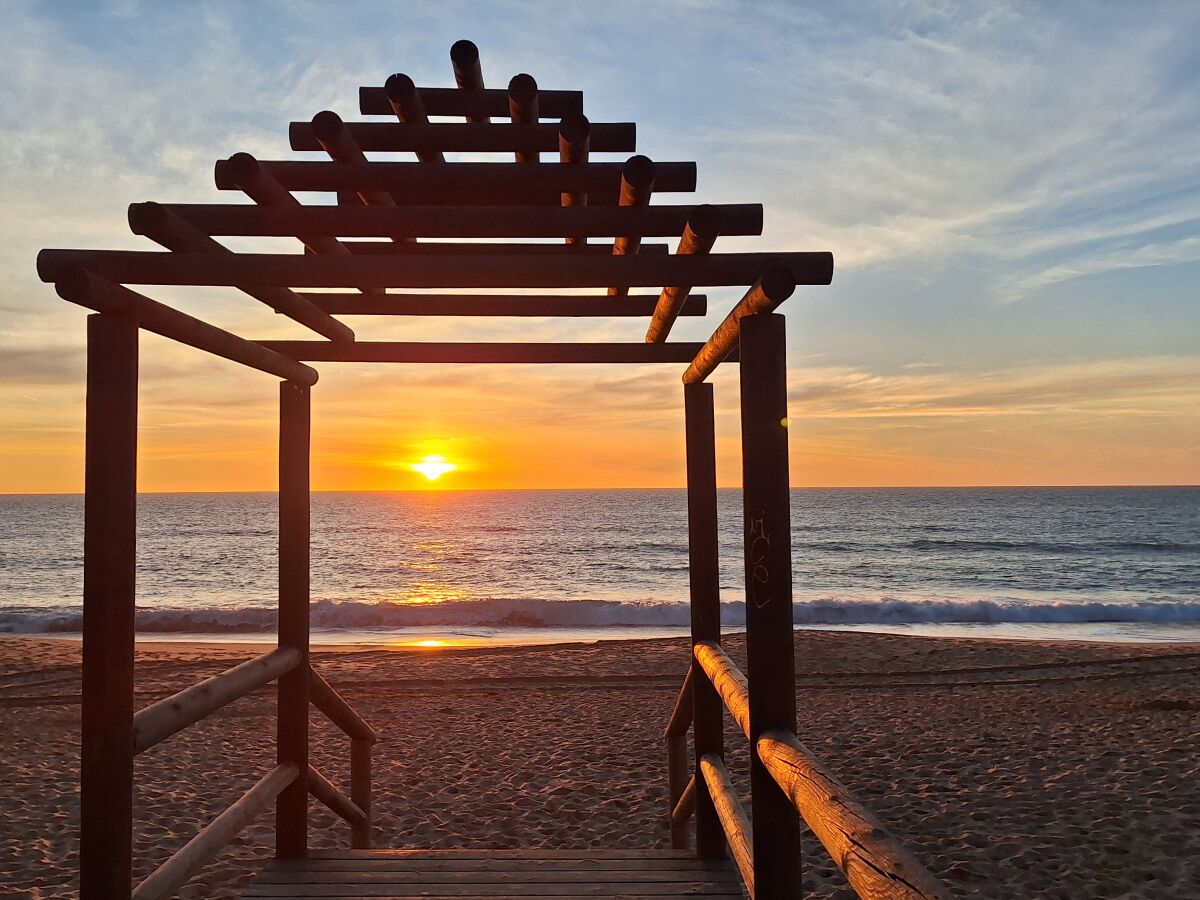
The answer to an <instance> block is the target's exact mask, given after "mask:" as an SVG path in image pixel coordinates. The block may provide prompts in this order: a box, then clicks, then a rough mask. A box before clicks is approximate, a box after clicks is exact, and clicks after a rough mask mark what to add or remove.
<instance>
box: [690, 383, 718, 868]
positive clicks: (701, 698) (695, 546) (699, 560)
mask: <svg viewBox="0 0 1200 900" xmlns="http://www.w3.org/2000/svg"><path fill="white" fill-rule="evenodd" d="M683 406H684V416H685V419H686V429H687V502H688V578H689V581H690V590H691V614H692V644H693V646H694V645H695V644H696V642H697V641H715V642H717V643H720V640H721V580H720V573H719V570H718V567H717V558H718V557H717V450H716V432H715V422H714V415H713V388H712V385H711V384H707V383H705V384H688V385H684V388H683ZM692 665H693V666H695V665H696V662H695V659H694V658H693V660H692ZM692 707H693V710H694V712H693V717H694V719H693V721H694V722H695V745H696V767H695V779H696V852H697V854H699V855H700V856H702V857H709V858H712V857H723V856H724V855H725V833H724V831H723V830H722V828H721V821H720V819H718V818H717V811H716V807H715V806H714V805H713V800H712V796H711V794H710V793H709V790H708V783H707V782H706V781H705V780H704V776H703V774H701V772H700V760H701V758H703V756H704V755H705V754H706V753H712V754H715V755H716V756H718V757H721V756H723V755H724V753H725V737H724V732H723V725H722V715H723V712H722V708H721V697H720V696H719V695H718V694H717V691H716V688H714V687H713V685H712V682H711V681H710V680H709V679H708V677H707V676H706V675H703V673H701V672H697V673H695V677H693V678H692Z"/></svg>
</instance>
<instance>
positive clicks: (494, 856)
mask: <svg viewBox="0 0 1200 900" xmlns="http://www.w3.org/2000/svg"><path fill="white" fill-rule="evenodd" d="M308 858H309V859H317V860H320V859H367V860H373V859H399V860H405V859H422V860H433V859H447V860H469V859H474V860H505V859H524V860H564V859H582V860H605V859H645V860H655V861H657V860H664V859H675V860H695V859H696V857H695V856H694V855H693V854H691V853H689V852H687V851H686V850H659V849H655V850H642V849H629V850H624V849H623V850H613V849H607V848H600V847H570V848H562V849H556V850H540V849H533V848H528V847H524V848H517V849H512V850H472V849H463V848H452V849H446V850H429V849H419V850H368V851H362V850H346V849H344V848H332V849H327V850H313V851H312V852H311V853H309V855H308ZM297 864H298V863H294V862H289V863H288V865H297Z"/></svg>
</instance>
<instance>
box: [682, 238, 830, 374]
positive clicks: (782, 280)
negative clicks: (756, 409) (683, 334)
mask: <svg viewBox="0 0 1200 900" xmlns="http://www.w3.org/2000/svg"><path fill="white" fill-rule="evenodd" d="M829 275H830V278H831V279H832V276H833V257H832V256H830V258H829ZM803 283H804V282H803V281H802V280H801V279H799V278H797V277H796V272H795V269H792V270H791V271H789V270H788V269H786V268H780V267H774V266H772V267H771V268H769V269H765V270H764V271H763V273H762V276H761V277H759V279H758V281H756V282H755V283H754V286H753V287H752V288H750V290H748V291H747V292H746V295H745V296H744V297H742V299H741V300H740V301H738V304H737V306H735V307H734V308H733V309H732V310H730V312H729V315H727V316H726V317H725V319H724V321H722V322H721V324H720V325H718V326H717V330H716V331H714V332H713V335H712V337H710V338H709V339H708V342H707V343H705V345H704V349H703V350H701V351H700V352H699V353H697V354H696V359H695V361H693V362H692V364H691V365H690V366H688V369H687V371H686V372H684V373H683V383H684V384H694V383H696V382H699V381H703V380H704V379H705V378H707V377H708V376H709V375H711V374H712V372H713V370H714V369H716V367H717V366H719V365H720V364H721V362H722V361H723V360H724V359H725V358H726V357H727V356H728V355H729V352H730V351H731V350H733V348H734V347H735V346H736V345H737V343H738V339H739V338H740V337H741V332H742V327H741V321H742V319H744V318H746V316H753V315H757V314H759V313H769V312H771V311H772V310H773V309H775V307H777V306H779V304H780V303H782V302H783V301H784V300H786V299H787V298H788V297H790V296H792V292H793V291H794V290H795V289H796V285H797V284H803ZM823 283H824V284H828V283H829V282H828V281H825V282H823Z"/></svg>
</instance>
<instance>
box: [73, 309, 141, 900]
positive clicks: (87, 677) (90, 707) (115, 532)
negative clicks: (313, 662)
mask: <svg viewBox="0 0 1200 900" xmlns="http://www.w3.org/2000/svg"><path fill="white" fill-rule="evenodd" d="M87 333H88V345H87V437H86V450H85V453H86V462H85V467H84V525H83V703H82V706H83V709H82V719H83V722H82V748H81V759H80V770H79V794H80V797H79V802H80V815H79V826H80V827H79V896H80V898H81V900H101V898H105V900H109V898H120V897H125V898H127V897H129V895H130V891H131V890H132V887H133V884H132V880H131V877H132V876H131V874H130V864H131V857H132V853H133V627H134V623H133V615H134V568H135V562H136V529H137V381H138V325H137V320H136V319H134V318H133V317H132V316H129V315H121V314H107V315H92V316H88V325H87Z"/></svg>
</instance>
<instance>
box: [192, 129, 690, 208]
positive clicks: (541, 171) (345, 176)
mask: <svg viewBox="0 0 1200 900" xmlns="http://www.w3.org/2000/svg"><path fill="white" fill-rule="evenodd" d="M573 127H574V128H575V129H578V131H579V133H578V134H577V133H576V131H573V130H572V128H573ZM559 128H560V130H559V148H558V149H559V152H560V158H561V157H562V156H565V158H561V162H557V163H542V164H541V165H538V166H520V167H517V166H512V165H509V164H508V163H476V162H449V163H448V162H432V163H419V162H418V163H414V162H376V161H370V162H354V161H349V162H317V161H313V160H258V161H257V166H256V171H257V172H259V173H261V174H262V175H264V176H268V177H270V178H271V179H272V180H273V181H274V182H275V183H276V184H278V185H279V186H280V187H282V188H284V189H286V190H288V191H324V192H329V191H356V192H357V191H360V190H376V191H396V192H398V193H401V194H403V195H404V198H405V201H406V202H407V203H415V204H421V203H425V202H427V201H426V200H425V199H424V198H426V197H434V196H436V197H438V199H437V200H436V201H433V202H435V203H454V204H473V203H478V202H479V201H478V200H477V199H476V198H478V197H480V196H483V197H490V198H495V197H499V196H508V197H509V198H510V200H509V203H511V204H512V205H514V206H528V205H531V204H530V195H531V194H532V195H534V199H537V200H543V199H544V200H545V201H546V202H551V201H553V205H556V206H557V205H558V196H557V194H558V192H560V191H583V192H590V193H593V194H597V195H602V196H604V197H605V198H606V199H608V202H609V203H612V204H614V205H615V204H616V203H617V202H618V200H619V197H620V194H619V192H620V188H621V172H622V170H623V169H624V168H625V163H614V162H588V161H587V153H586V152H585V151H586V148H587V128H586V120H585V124H583V125H580V124H575V125H572V124H571V123H569V122H563V123H562V124H561V125H560V126H559ZM245 157H248V158H250V159H253V158H254V157H251V156H250V155H249V154H242V153H238V154H235V155H234V156H231V157H230V158H229V159H222V160H218V161H217V163H216V166H215V167H214V170H213V175H214V179H215V181H216V185H217V187H218V188H219V189H220V190H226V191H229V190H244V188H243V187H242V184H243V182H244V181H245V180H246V178H247V176H246V174H245V173H244V172H243V171H242V169H241V167H244V166H246V163H245V162H240V160H241V159H243V158H245ZM695 189H696V164H695V163H694V162H657V163H655V166H654V191H655V193H664V192H668V193H669V192H687V191H694V190H695ZM543 195H544V196H543ZM564 205H570V204H564ZM580 205H582V204H580Z"/></svg>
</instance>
